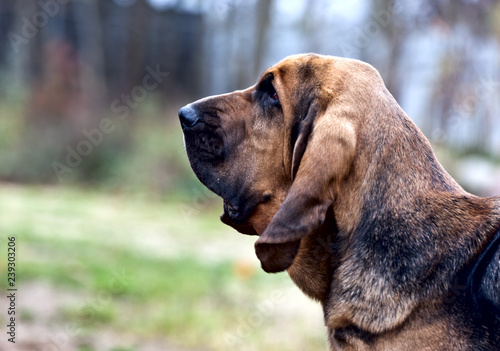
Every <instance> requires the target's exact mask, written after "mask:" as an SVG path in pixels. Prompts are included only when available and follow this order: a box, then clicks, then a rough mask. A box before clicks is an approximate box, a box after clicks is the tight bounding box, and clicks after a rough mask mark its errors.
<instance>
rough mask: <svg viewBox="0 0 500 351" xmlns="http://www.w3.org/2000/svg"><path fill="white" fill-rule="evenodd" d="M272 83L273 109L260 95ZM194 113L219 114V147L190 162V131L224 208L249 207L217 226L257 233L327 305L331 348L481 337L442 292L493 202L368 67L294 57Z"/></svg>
mask: <svg viewBox="0 0 500 351" xmlns="http://www.w3.org/2000/svg"><path fill="white" fill-rule="evenodd" d="M269 77H272V79H271V82H272V86H273V87H274V89H275V90H276V92H277V94H278V96H279V102H280V104H279V108H278V107H277V105H276V103H273V102H272V101H271V100H269V97H268V96H267V95H266V94H265V93H262V85H263V84H264V83H265V82H268V80H269ZM266 99H267V100H266ZM266 104H268V105H266ZM190 108H191V109H193V110H196V111H198V112H199V111H213V110H214V111H216V113H215V114H216V115H217V118H218V120H217V123H219V124H220V129H221V130H222V131H223V132H224V137H223V139H224V145H225V147H226V151H227V155H226V156H225V157H226V158H225V159H224V162H220V164H219V163H206V164H205V163H204V166H203V167H200V168H196V167H197V166H198V165H199V164H200V163H201V162H205V161H204V159H203V158H202V157H201V156H199V155H198V154H197V149H196V148H195V147H194V146H191V145H196V143H195V138H196V137H197V136H196V135H194V136H191V134H189V133H190V131H189V130H187V129H186V131H185V133H186V146H187V149H188V155H189V156H190V160H191V164H192V165H193V168H194V169H195V173H197V175H198V176H199V177H200V179H202V181H204V182H205V184H206V185H207V186H209V187H210V188H211V189H212V190H214V191H215V192H217V193H218V194H219V195H221V196H222V197H223V198H224V199H225V201H226V203H227V204H228V205H227V208H229V209H231V208H233V207H234V208H236V207H238V208H239V209H240V211H243V210H241V208H240V207H243V208H244V207H245V206H246V205H248V204H249V203H252V204H253V202H255V204H253V205H252V208H251V209H246V210H248V211H247V212H248V213H249V215H247V216H245V218H244V223H233V221H232V220H231V218H230V215H228V213H227V212H228V210H227V209H226V213H225V214H224V215H223V217H222V220H223V221H224V223H226V224H228V225H232V226H233V227H234V228H236V229H237V230H239V231H241V232H243V233H246V234H258V235H260V237H259V239H258V240H257V242H256V252H257V255H258V257H259V259H260V260H261V262H262V266H263V268H264V269H265V270H266V271H268V272H276V271H280V270H284V269H287V271H288V273H289V275H290V277H291V278H292V280H293V281H294V282H295V283H296V284H297V285H298V286H299V288H301V289H302V290H303V291H304V293H305V294H307V295H308V296H310V297H312V298H314V299H316V300H318V301H320V302H321V303H322V305H323V307H324V311H325V324H326V326H327V327H328V330H329V338H330V346H331V349H332V350H473V349H475V347H476V346H477V345H476V344H477V343H478V341H477V340H483V339H484V340H486V339H485V338H487V337H483V336H478V335H476V334H477V332H476V331H475V330H476V329H475V328H476V327H475V326H474V325H475V324H474V323H476V322H473V321H467V320H466V319H467V313H466V312H463V311H462V310H461V308H462V307H460V306H461V305H460V306H459V305H458V302H457V303H455V302H450V301H449V300H448V298H449V296H450V294H452V293H453V291H454V290H453V289H454V288H455V287H454V286H453V284H454V283H453V282H454V279H455V278H456V277H457V276H459V275H460V274H461V273H460V272H462V271H464V270H465V268H466V267H467V266H468V265H469V264H470V262H473V261H474V260H475V259H476V258H477V257H478V256H479V255H480V253H481V252H482V251H483V250H484V249H485V248H486V246H487V245H488V243H489V242H490V241H492V238H493V236H494V235H495V233H496V231H497V230H498V229H499V227H500V200H499V199H498V198H490V199H483V198H478V197H475V196H473V195H470V194H468V193H467V192H465V191H464V190H463V189H462V188H461V187H460V186H459V185H458V184H457V182H455V180H453V178H452V177H451V176H450V175H449V174H448V173H447V172H446V171H445V170H444V169H443V168H442V166H441V165H440V164H439V162H438V161H437V160H436V158H435V156H434V153H433V152H432V149H431V146H430V144H429V142H428V141H427V139H426V138H425V136H424V135H423V134H422V133H421V132H420V130H419V129H418V128H417V127H416V126H415V124H414V123H413V122H412V121H411V120H410V119H409V118H408V116H406V114H405V113H404V111H403V110H402V109H401V108H400V107H399V105H398V104H397V102H396V101H395V100H394V98H393V97H392V96H391V95H390V93H389V92H388V91H387V89H386V88H385V86H384V83H383V81H382V79H381V77H380V75H379V74H378V72H377V71H376V70H375V69H374V68H373V67H371V66H370V65H368V64H366V63H363V62H360V61H356V60H351V59H342V58H335V57H329V56H320V55H296V56H291V57H288V58H286V59H285V60H283V61H281V62H280V63H278V64H276V65H274V66H272V67H271V68H269V69H268V70H266V71H265V72H264V73H263V75H262V76H261V78H260V79H259V82H258V83H257V84H256V85H255V86H253V87H250V88H248V89H246V90H243V91H237V92H234V93H232V94H226V95H220V96H215V97H210V98H207V99H204V100H201V101H198V102H196V103H194V104H192V106H191V107H190ZM200 114H201V113H200ZM190 147H191V148H190ZM205 171H206V172H207V174H209V175H211V176H213V177H212V178H213V179H212V178H210V177H208V176H206V175H202V173H203V172H205ZM206 178H210V180H205V179H206ZM215 179H217V181H215ZM220 179H222V180H223V181H224V185H221V184H219V183H218V182H219V180H220ZM233 195H234V196H233ZM242 198H243V199H252V200H245V201H242V200H241V199H242ZM254 199H258V200H254ZM252 201H253V202H252ZM231 202H233V203H234V202H236V203H240V205H241V203H242V205H241V206H233V205H231V204H230V203H231ZM229 212H231V211H229ZM464 299H465V298H464ZM464 301H465V300H464ZM436 311H438V312H436ZM462 313H463V314H462ZM464 316H465V317H464ZM464 318H465V319H464ZM490 334H491V332H490ZM472 340H476V341H472ZM488 340H489V339H488ZM488 340H486V341H484V345H485V346H484V348H480V349H484V350H489V349H490V348H489V347H492V346H491V345H492V343H494V342H496V341H491V340H490V341H488ZM492 340H493V339H492ZM495 340H498V339H495ZM481 342H483V341H481ZM488 342H489V344H488ZM475 343H476V344H475ZM481 347H483V346H481ZM495 347H496V346H495ZM491 349H494V348H491Z"/></svg>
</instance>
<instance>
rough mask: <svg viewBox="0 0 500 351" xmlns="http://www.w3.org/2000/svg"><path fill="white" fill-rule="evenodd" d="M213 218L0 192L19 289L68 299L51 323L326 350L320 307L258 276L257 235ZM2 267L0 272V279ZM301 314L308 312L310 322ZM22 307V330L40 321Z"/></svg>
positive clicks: (182, 210) (216, 208) (246, 345)
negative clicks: (40, 287)
mask: <svg viewBox="0 0 500 351" xmlns="http://www.w3.org/2000/svg"><path fill="white" fill-rule="evenodd" d="M200 194H201V193H199V194H198V195H199V196H200V197H201V198H203V197H204V196H205V195H200ZM206 198H207V199H209V198H208V197H206ZM182 199H184V200H182ZM205 200H206V199H205ZM220 211H221V205H220V203H219V202H218V201H214V200H206V201H198V200H196V198H195V199H194V200H193V199H189V198H186V197H184V196H179V197H176V200H169V201H158V200H151V199H149V198H148V197H146V196H144V195H140V194H138V193H136V194H134V195H124V194H113V195H111V194H101V193H98V192H95V191H93V190H91V189H77V188H56V187H21V186H14V185H9V184H2V191H1V192H0V232H1V233H2V235H5V236H15V237H16V243H17V274H18V280H19V283H18V288H19V289H20V291H23V290H22V289H23V286H26V285H28V283H29V282H35V283H36V282H44V283H45V284H49V285H50V286H52V287H53V288H54V291H56V292H57V291H60V292H61V293H63V292H64V294H66V295H69V296H71V295H73V294H74V296H77V297H78V298H77V302H76V303H71V304H66V305H61V306H59V307H58V310H57V311H56V313H55V317H54V319H53V321H52V323H54V325H55V326H57V325H65V324H67V323H72V325H75V326H77V327H78V328H80V329H81V330H82V332H83V333H85V335H90V336H92V335H96V333H98V332H99V331H102V330H111V331H113V333H119V334H121V335H134V336H136V337H138V338H140V340H153V339H155V338H158V337H161V338H165V339H166V340H168V342H169V343H172V344H175V345H178V346H180V347H194V348H201V349H203V350H234V349H238V350H277V351H278V350H304V349H307V350H316V349H319V350H321V349H324V347H325V340H324V339H325V336H324V331H323V330H322V328H321V314H320V312H319V307H317V306H315V305H314V304H312V303H310V302H308V300H307V299H306V298H305V297H303V296H302V295H301V294H300V293H299V292H298V289H297V288H295V287H293V284H292V283H291V281H290V280H289V278H288V276H287V275H286V274H278V275H268V274H265V273H264V272H262V271H261V270H260V268H259V267H258V261H257V259H256V258H255V257H254V254H253V242H254V240H255V238H252V237H248V236H243V235H239V234H237V233H235V232H234V231H232V230H231V229H229V228H227V227H225V226H223V225H222V224H221V223H220V222H219V221H218V216H219V215H220ZM4 233H5V234H4ZM4 239H5V237H0V246H1V247H5V245H6V241H5V240H4ZM4 270H5V266H3V265H1V264H0V276H4V272H3V271H4ZM1 284H3V288H5V287H6V286H5V284H6V283H5V282H4V281H2V282H1ZM24 294H28V295H29V291H24ZM41 303H43V302H41ZM309 303H310V304H311V305H308V304H309ZM294 304H296V305H294ZM291 305H292V306H291ZM266 306H267V307H266ZM269 306H270V307H269ZM302 306H312V308H313V309H314V308H315V309H317V310H316V312H317V314H316V315H315V319H314V321H313V322H312V321H310V320H307V318H309V317H310V315H311V314H310V313H307V312H308V310H305V311H306V314H305V315H303V314H302V312H303V311H304V308H303V307H302ZM20 309H21V316H24V320H25V322H27V323H28V322H29V323H36V322H37V319H39V318H40V316H38V315H37V314H36V313H35V312H33V311H30V310H22V308H21V307H20ZM311 323H313V325H320V327H319V328H317V327H311ZM53 328H56V329H57V327H53ZM129 347H130V348H129ZM80 349H81V350H92V346H91V345H87V344H82V345H80ZM113 350H140V347H138V346H137V345H116V347H115V348H114V349H113Z"/></svg>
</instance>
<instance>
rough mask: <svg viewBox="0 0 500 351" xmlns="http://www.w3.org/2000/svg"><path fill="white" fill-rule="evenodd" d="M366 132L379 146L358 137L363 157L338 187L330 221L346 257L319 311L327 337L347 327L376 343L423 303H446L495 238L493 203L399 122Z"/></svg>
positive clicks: (498, 214)
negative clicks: (463, 272)
mask: <svg viewBox="0 0 500 351" xmlns="http://www.w3.org/2000/svg"><path fill="white" fill-rule="evenodd" d="M368 120H374V119H368ZM382 128H385V130H378V131H376V129H382ZM365 130H371V131H372V132H371V133H370V134H371V137H370V138H368V137H367V138H366V140H372V139H373V135H381V136H384V139H381V140H376V142H375V143H372V144H369V143H368V142H366V143H365V142H364V140H363V135H362V134H361V135H360V146H359V147H360V148H366V149H368V150H366V151H360V152H359V155H361V156H360V157H359V158H358V159H357V160H356V161H355V162H357V164H356V165H355V167H353V170H354V172H357V173H354V174H352V175H351V176H350V177H349V178H348V179H346V180H345V182H344V183H343V184H341V185H340V186H339V190H338V195H337V200H336V202H335V203H334V208H333V211H334V213H335V218H336V222H337V228H336V230H337V234H336V235H339V236H340V237H341V238H342V241H343V242H344V243H345V244H344V245H345V246H346V247H345V251H344V252H343V254H342V256H343V257H342V258H341V259H340V261H341V262H342V263H341V264H340V265H339V267H338V268H337V269H336V271H335V272H334V274H333V276H334V278H333V282H332V284H331V289H330V291H329V294H328V296H329V298H328V300H327V301H325V306H326V307H325V311H330V313H331V314H330V315H327V316H326V322H327V326H328V327H330V328H332V329H336V328H343V327H345V326H346V325H355V326H356V327H357V328H360V329H361V330H364V331H368V332H371V333H382V332H385V331H387V330H391V329H394V328H396V327H398V326H400V325H401V324H402V323H404V321H405V320H406V319H407V318H408V317H409V316H410V315H411V314H412V312H414V311H415V309H416V308H417V307H418V306H419V305H420V304H421V303H422V302H423V301H424V300H425V301H427V302H429V301H437V300H439V299H440V298H442V296H444V295H445V294H446V292H447V291H448V290H449V289H450V285H451V284H452V281H453V277H454V276H455V275H456V274H457V272H458V271H459V270H460V269H461V268H462V267H463V266H464V265H466V264H467V262H468V261H469V260H471V259H472V258H473V257H475V256H476V255H478V253H479V252H481V250H483V249H484V248H485V247H486V245H487V244H488V242H489V241H490V240H491V238H492V236H493V235H494V233H495V232H496V230H498V227H499V226H500V200H499V199H495V198H489V199H483V198H479V197H476V196H473V195H471V194H468V193H467V192H465V191H464V190H463V189H462V188H461V187H460V186H459V185H458V184H457V183H456V182H455V181H454V180H453V178H452V177H451V176H450V175H449V174H448V173H447V172H446V171H445V170H444V169H443V167H442V166H441V165H440V164H439V162H438V161H437V159H436V158H435V156H434V153H433V152H432V149H431V147H430V144H429V143H428V141H427V140H426V139H425V137H424V136H423V134H422V133H421V132H420V131H419V130H418V128H417V127H416V126H415V125H414V124H413V122H411V121H410V120H409V118H408V117H407V116H406V115H404V112H402V111H400V112H399V115H398V116H395V119H394V118H393V123H392V124H383V123H382V124H379V125H373V126H371V127H370V128H365ZM373 130H375V132H373ZM394 135H398V136H399V137H398V138H395V137H392V136H394ZM401 136H403V137H401ZM422 151H423V152H422ZM362 155H372V157H371V159H363V156H362ZM373 155H374V156H373ZM362 165H365V167H363V166H362ZM367 179H370V182H367V181H366V180H367ZM353 214H359V215H358V216H357V217H356V216H354V215H353Z"/></svg>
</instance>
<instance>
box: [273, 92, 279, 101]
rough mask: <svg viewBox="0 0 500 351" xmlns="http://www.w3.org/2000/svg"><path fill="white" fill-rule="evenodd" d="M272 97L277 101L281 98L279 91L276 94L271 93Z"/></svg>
mask: <svg viewBox="0 0 500 351" xmlns="http://www.w3.org/2000/svg"><path fill="white" fill-rule="evenodd" d="M271 99H273V100H275V101H278V100H279V98H278V93H277V92H274V94H272V95H271Z"/></svg>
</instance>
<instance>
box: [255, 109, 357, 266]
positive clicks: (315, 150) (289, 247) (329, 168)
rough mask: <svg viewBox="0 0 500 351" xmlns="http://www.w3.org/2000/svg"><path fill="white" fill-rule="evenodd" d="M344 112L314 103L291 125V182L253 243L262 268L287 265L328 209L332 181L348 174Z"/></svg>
mask: <svg viewBox="0 0 500 351" xmlns="http://www.w3.org/2000/svg"><path fill="white" fill-rule="evenodd" d="M343 112H345V111H342V110H341V109H340V108H336V107H332V108H328V109H326V111H324V112H321V110H320V109H319V108H318V107H317V106H316V105H314V104H312V105H310V106H309V109H308V112H307V115H306V116H305V118H304V119H303V120H302V121H300V123H299V125H298V126H297V130H298V135H297V138H296V141H295V144H294V146H293V155H292V161H291V163H290V165H291V177H292V179H293V182H292V185H291V187H290V189H289V191H288V193H287V195H286V197H285V200H284V201H283V203H282V204H281V206H280V208H279V209H278V211H277V212H276V214H275V215H274V217H273V218H272V220H271V222H270V223H269V225H268V226H267V228H266V229H265V231H264V232H263V233H262V235H261V236H260V237H259V239H258V240H257V241H256V243H255V250H256V253H257V257H258V258H259V260H260V261H261V265H262V268H263V269H264V270H265V271H266V272H270V273H271V272H280V271H283V270H285V269H287V268H288V267H290V265H291V264H292V262H293V260H294V258H295V256H296V255H297V252H298V250H299V247H300V240H301V239H302V238H303V237H304V236H306V235H307V234H309V233H311V232H312V231H314V230H315V229H317V228H319V227H320V226H321V225H322V224H323V222H324V220H325V217H326V213H327V210H328V209H329V208H330V207H331V205H332V203H333V201H334V196H335V190H334V189H335V187H336V185H337V184H338V183H339V182H340V181H341V180H343V179H344V178H345V177H346V176H347V175H348V173H349V171H350V169H351V165H352V161H353V159H354V153H355V147H356V133H355V130H354V127H353V125H352V123H351V121H350V120H349V118H348V117H347V116H346V114H345V113H343Z"/></svg>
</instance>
